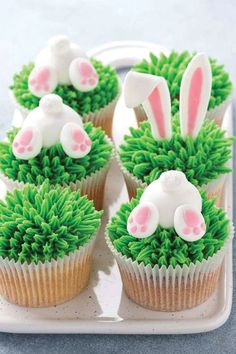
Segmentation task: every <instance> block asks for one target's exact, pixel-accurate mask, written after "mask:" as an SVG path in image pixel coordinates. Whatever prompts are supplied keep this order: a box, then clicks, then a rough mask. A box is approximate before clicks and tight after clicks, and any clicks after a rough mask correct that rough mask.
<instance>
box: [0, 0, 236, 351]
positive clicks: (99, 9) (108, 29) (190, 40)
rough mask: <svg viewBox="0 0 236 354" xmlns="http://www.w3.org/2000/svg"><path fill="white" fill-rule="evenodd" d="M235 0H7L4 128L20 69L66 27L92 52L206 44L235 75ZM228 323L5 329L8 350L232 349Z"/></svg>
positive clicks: (1, 97) (0, 40) (0, 102)
mask: <svg viewBox="0 0 236 354" xmlns="http://www.w3.org/2000/svg"><path fill="white" fill-rule="evenodd" d="M235 15H236V4H235V1H234V0H225V1H224V2H222V1H220V0H216V1H213V0H208V1H207V0H198V1H194V0H191V1H190V0H182V1H181V0H179V1H175V0H171V1H170V0H165V1H160V0H146V1H143V0H142V1H140V0H136V1H127V0H119V1H118V0H115V1H111V0H97V1H95V0H94V1H89V0H84V1H78V0H73V1H72V0H67V1H66V0H56V1H52V0H51V1H49V0H48V1H46V0H44V1H33V0H18V1H17V0H16V1H13V0H7V1H1V11H0V29H1V32H0V48H1V55H0V67H1V76H0V77H1V80H0V113H1V120H0V126H2V127H6V126H7V125H8V124H9V122H10V121H11V119H12V113H13V107H12V105H11V103H10V100H9V99H8V94H7V90H8V86H9V84H10V82H11V76H12V73H13V72H15V71H17V70H19V68H20V67H21V65H22V64H23V63H26V62H28V61H29V60H30V59H33V58H34V56H35V54H36V53H37V52H38V50H39V49H40V48H41V47H42V46H43V45H44V43H45V42H46V40H47V39H48V37H50V36H51V35H53V34H58V33H65V34H68V35H70V36H71V37H72V38H74V39H76V40H78V42H79V43H80V44H81V45H82V46H83V47H84V48H85V49H86V50H87V49H90V48H92V47H94V46H97V45H99V44H103V43H104V42H108V41H111V40H125V39H135V40H147V41H153V42H156V43H161V44H164V45H166V46H167V47H170V48H171V47H174V48H176V49H178V50H182V49H186V48H189V49H190V50H198V51H199V50H205V51H207V52H208V53H209V54H210V55H211V56H213V57H217V58H218V60H219V61H221V62H224V63H225V64H226V68H227V69H228V70H229V71H230V73H231V76H232V78H233V80H234V83H235V79H236V72H235V53H236V40H235V38H236V21H235ZM235 307H236V306H235V305H233V310H232V314H231V316H230V319H229V320H228V322H227V323H226V324H225V325H224V326H223V327H221V328H220V329H218V330H216V331H214V332H211V333H207V334H201V335H184V336H159V337H157V336H155V337H152V336H110V335H105V336H99V335H74V336H69V335H60V336H54V335H51V336H38V335H31V336H30V335H11V334H1V335H0V353H4V354H5V353H26V354H27V353H32V352H36V353H96V354H97V353H108V354H110V353H119V354H120V353H157V352H159V353H196V352H197V353H198V352H199V353H200V352H201V353H213V352H214V353H232V352H234V351H235V345H236V343H235V342H236V310H235Z"/></svg>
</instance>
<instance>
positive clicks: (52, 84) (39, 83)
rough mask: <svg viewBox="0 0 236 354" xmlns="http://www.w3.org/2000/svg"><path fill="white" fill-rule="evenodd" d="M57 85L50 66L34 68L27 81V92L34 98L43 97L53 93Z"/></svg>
mask: <svg viewBox="0 0 236 354" xmlns="http://www.w3.org/2000/svg"><path fill="white" fill-rule="evenodd" d="M57 83H58V79H57V73H56V70H55V69H54V68H53V67H52V66H50V65H44V66H36V67H35V68H34V69H33V70H32V71H31V73H30V76H29V80H28V85H29V90H30V91H31V93H32V94H33V95H34V96H36V97H43V96H45V95H47V94H49V93H51V92H53V91H54V90H55V88H56V87H57Z"/></svg>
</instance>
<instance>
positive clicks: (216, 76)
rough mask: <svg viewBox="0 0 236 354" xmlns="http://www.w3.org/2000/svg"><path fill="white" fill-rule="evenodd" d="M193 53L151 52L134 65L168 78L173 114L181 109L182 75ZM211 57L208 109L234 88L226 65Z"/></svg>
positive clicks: (137, 69) (223, 99)
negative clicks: (158, 53)
mask: <svg viewBox="0 0 236 354" xmlns="http://www.w3.org/2000/svg"><path fill="white" fill-rule="evenodd" d="M193 55H194V54H190V53H188V52H187V51H185V52H182V53H176V52H175V51H172V52H171V53H170V55H169V56H166V55H165V54H164V53H161V54H160V56H159V57H156V56H155V55H154V54H153V53H150V59H149V60H146V59H144V60H142V61H141V62H140V63H138V64H136V65H135V66H134V67H133V70H135V71H138V72H141V73H146V74H152V75H157V76H162V77H164V78H165V79H166V80H167V84H168V87H169V90H170V95H171V102H172V114H175V113H176V112H178V110H179V92H180V84H181V80H182V76H183V73H184V71H185V69H186V67H187V65H188V63H189V62H190V60H191V59H192V57H193ZM209 59H210V64H211V70H212V89H211V98H210V101H209V105H208V110H209V109H211V108H215V107H217V106H218V105H220V104H221V103H222V102H224V101H225V100H226V99H227V98H228V97H229V95H230V94H231V93H232V89H233V86H232V82H231V81H230V78H229V74H228V73H227V72H226V71H225V70H224V66H223V65H219V64H217V62H216V60H215V59H211V58H209Z"/></svg>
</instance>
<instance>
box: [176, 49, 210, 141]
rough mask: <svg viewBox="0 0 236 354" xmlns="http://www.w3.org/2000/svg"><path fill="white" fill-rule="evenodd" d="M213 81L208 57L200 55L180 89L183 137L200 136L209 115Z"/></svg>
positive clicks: (186, 72)
mask: <svg viewBox="0 0 236 354" xmlns="http://www.w3.org/2000/svg"><path fill="white" fill-rule="evenodd" d="M211 81H212V75H211V66H210V63H209V60H208V57H207V56H206V54H204V53H199V54H197V55H196V56H195V57H194V58H193V59H192V60H191V62H190V63H189V64H188V66H187V69H186V70H185V72H184V75H183V78H182V82H181V87H180V103H179V106H180V107H179V110H180V127H181V135H182V136H183V137H186V135H192V136H194V137H196V136H197V135H198V132H199V130H200V129H201V126H202V124H203V121H204V118H205V116H206V113H207V107H208V103H209V99H210V95H211Z"/></svg>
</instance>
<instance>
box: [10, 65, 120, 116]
mask: <svg viewBox="0 0 236 354" xmlns="http://www.w3.org/2000/svg"><path fill="white" fill-rule="evenodd" d="M92 63H93V65H94V67H95V69H96V71H97V73H98V75H99V82H98V85H97V87H96V88H95V89H94V90H92V91H89V92H81V91H78V90H76V89H75V88H74V87H73V86H72V85H58V86H57V88H56V90H55V91H54V93H55V94H57V95H59V96H60V97H61V98H62V100H63V102H64V104H66V105H68V106H70V107H71V108H73V109H74V110H75V111H76V112H78V113H79V114H80V115H82V116H84V115H86V114H89V113H93V112H96V111H98V110H100V109H101V108H103V107H105V106H106V105H108V104H109V103H110V102H111V101H113V100H114V99H115V98H116V96H117V95H118V92H119V82H118V76H117V73H116V71H115V69H113V68H111V67H110V66H108V65H106V66H105V65H103V64H102V63H101V62H100V61H98V60H95V59H92ZM33 68H34V64H32V63H30V64H28V65H24V66H23V67H22V69H21V71H20V72H19V73H18V74H15V75H14V78H13V85H12V86H11V87H10V88H11V90H12V92H13V94H14V96H15V98H16V100H17V102H18V103H19V104H20V105H21V106H23V107H25V108H27V109H29V110H32V109H34V108H36V107H38V105H39V98H38V97H36V96H34V95H33V94H32V93H31V92H30V91H29V88H28V78H29V75H30V73H31V71H32V70H33Z"/></svg>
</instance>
